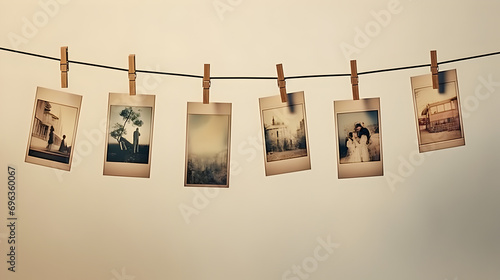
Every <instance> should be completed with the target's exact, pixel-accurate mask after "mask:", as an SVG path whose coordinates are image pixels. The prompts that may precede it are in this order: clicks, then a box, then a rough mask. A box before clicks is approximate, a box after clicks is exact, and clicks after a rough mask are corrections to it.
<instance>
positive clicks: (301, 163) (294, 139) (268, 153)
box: [259, 91, 311, 176]
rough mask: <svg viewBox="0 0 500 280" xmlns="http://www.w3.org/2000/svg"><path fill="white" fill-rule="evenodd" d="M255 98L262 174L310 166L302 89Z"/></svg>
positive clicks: (279, 172)
mask: <svg viewBox="0 0 500 280" xmlns="http://www.w3.org/2000/svg"><path fill="white" fill-rule="evenodd" d="M287 99H288V102H286V103H283V102H282V101H281V97H280V96H279V95H274V96H269V97H263V98H259V105H260V117H261V124H262V126H261V130H262V139H263V140H264V164H265V172H266V176H270V175H276V174H283V173H289V172H296V171H302V170H309V169H311V160H310V154H309V139H308V136H307V121H306V107H305V100H304V92H303V91H301V92H294V93H288V94H287Z"/></svg>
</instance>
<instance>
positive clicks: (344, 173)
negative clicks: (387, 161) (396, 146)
mask: <svg viewBox="0 0 500 280" xmlns="http://www.w3.org/2000/svg"><path fill="white" fill-rule="evenodd" d="M334 112H335V113H334V114H335V126H336V131H337V139H336V140H337V160H338V161H337V167H338V172H339V179H342V178H354V177H367V176H381V175H383V164H382V140H381V139H382V137H381V128H380V99H379V98H368V99H362V100H342V101H334Z"/></svg>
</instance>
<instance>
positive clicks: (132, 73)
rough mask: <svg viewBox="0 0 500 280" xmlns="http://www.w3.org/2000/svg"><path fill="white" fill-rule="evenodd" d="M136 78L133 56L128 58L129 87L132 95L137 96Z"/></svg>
mask: <svg viewBox="0 0 500 280" xmlns="http://www.w3.org/2000/svg"><path fill="white" fill-rule="evenodd" d="M135 78H136V74H135V54H131V55H129V56H128V85H129V91H130V95H135V91H136V87H135Z"/></svg>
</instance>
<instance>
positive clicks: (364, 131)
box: [354, 123, 370, 145]
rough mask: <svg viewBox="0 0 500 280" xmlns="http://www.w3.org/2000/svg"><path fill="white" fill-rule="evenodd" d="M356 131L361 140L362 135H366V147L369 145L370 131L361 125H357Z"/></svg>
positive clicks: (355, 126)
mask: <svg viewBox="0 0 500 280" xmlns="http://www.w3.org/2000/svg"><path fill="white" fill-rule="evenodd" d="M354 129H356V132H357V133H358V138H361V136H362V135H366V145H368V143H369V142H370V131H368V129H367V128H366V127H364V126H362V125H361V124H360V123H356V124H355V125H354Z"/></svg>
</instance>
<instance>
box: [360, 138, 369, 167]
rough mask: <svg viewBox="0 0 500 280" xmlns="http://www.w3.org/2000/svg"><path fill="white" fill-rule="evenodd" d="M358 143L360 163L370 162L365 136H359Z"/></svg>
mask: <svg viewBox="0 0 500 280" xmlns="http://www.w3.org/2000/svg"><path fill="white" fill-rule="evenodd" d="M358 139H359V143H358V151H359V156H360V161H370V153H369V152H368V143H367V142H368V137H367V136H366V135H361V138H358Z"/></svg>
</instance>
